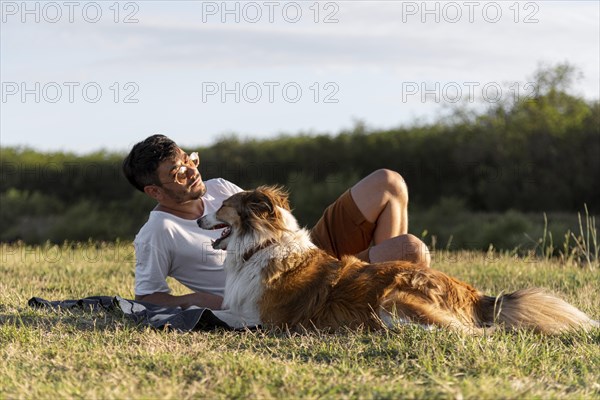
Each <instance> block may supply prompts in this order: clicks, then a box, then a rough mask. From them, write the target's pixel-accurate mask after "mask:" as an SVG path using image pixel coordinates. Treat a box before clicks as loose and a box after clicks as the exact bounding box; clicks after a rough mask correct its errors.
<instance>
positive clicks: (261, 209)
mask: <svg viewBox="0 0 600 400" xmlns="http://www.w3.org/2000/svg"><path fill="white" fill-rule="evenodd" d="M245 203H246V210H248V212H249V213H250V214H253V215H255V216H258V217H261V218H264V219H268V217H269V216H272V215H273V214H275V207H276V204H274V203H273V201H272V199H271V198H270V197H269V196H267V195H266V194H265V193H263V192H261V191H259V190H253V191H251V192H248V194H247V195H246V197H245Z"/></svg>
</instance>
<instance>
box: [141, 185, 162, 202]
mask: <svg viewBox="0 0 600 400" xmlns="http://www.w3.org/2000/svg"><path fill="white" fill-rule="evenodd" d="M144 193H146V194H147V195H148V196H150V197H152V198H153V199H154V200H157V201H158V200H160V199H161V198H162V195H163V193H162V190H160V188H159V187H158V186H156V185H148V186H144Z"/></svg>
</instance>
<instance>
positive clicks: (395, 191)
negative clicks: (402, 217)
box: [372, 168, 408, 202]
mask: <svg viewBox="0 0 600 400" xmlns="http://www.w3.org/2000/svg"><path fill="white" fill-rule="evenodd" d="M372 176H373V179H375V180H376V181H377V184H378V186H379V187H381V188H382V189H383V190H385V191H386V192H388V193H389V194H390V195H392V196H393V197H395V198H397V199H399V200H401V201H405V202H407V201H408V187H407V186H406V182H405V181H404V178H403V177H402V175H400V174H399V173H398V172H396V171H392V170H391V169H385V168H383V169H378V170H377V171H375V172H374V173H373V174H372Z"/></svg>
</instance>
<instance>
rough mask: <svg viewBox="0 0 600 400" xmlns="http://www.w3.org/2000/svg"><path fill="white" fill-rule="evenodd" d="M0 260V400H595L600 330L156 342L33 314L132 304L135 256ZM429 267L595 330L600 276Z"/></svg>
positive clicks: (99, 316) (551, 264)
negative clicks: (64, 303) (549, 307)
mask: <svg viewBox="0 0 600 400" xmlns="http://www.w3.org/2000/svg"><path fill="white" fill-rule="evenodd" d="M0 251H1V254H0V349H1V356H2V362H1V363H0V399H13V398H44V399H45V398H92V399H93V398H98V399H107V398H119V399H125V398H211V399H212V398H247V397H249V398H299V397H302V398H332V399H333V398H335V399H337V398H383V399H385V398H478V399H480V398H483V399H486V398H489V399H492V398H493V399H496V398H574V399H575V398H576V399H579V398H600V330H594V331H592V332H589V333H587V334H586V333H574V334H569V335H562V336H558V337H544V336H540V335H537V334H533V333H531V332H517V333H504V332H494V333H492V334H490V335H488V336H484V337H469V336H463V335H460V334H456V333H451V332H447V331H443V330H436V331H424V330H422V329H420V328H418V327H413V326H406V327H400V328H398V329H397V330H394V331H383V332H377V333H369V332H363V331H343V332H339V333H337V334H324V333H310V334H304V335H298V334H290V333H286V332H277V331H260V332H228V331H222V330H217V331H213V332H194V333H186V334H181V333H176V332H166V331H155V330H152V329H149V328H145V327H138V326H136V325H134V324H133V323H132V322H130V321H129V320H128V319H126V318H124V317H122V316H121V315H120V314H118V313H116V312H95V313H92V312H87V311H61V312H56V311H50V310H38V309H31V308H29V307H28V306H27V300H28V299H29V298H30V297H33V296H39V297H43V298H46V299H49V300H58V299H67V298H81V297H86V296H91V295H120V296H122V297H126V298H131V297H132V296H133V292H132V288H133V270H134V262H133V260H134V259H133V251H132V247H131V244H130V243H118V244H116V245H115V244H94V243H88V244H83V245H73V246H67V245H64V246H60V247H56V246H55V247H52V246H41V247H40V246H37V247H28V246H25V245H16V246H8V245H1V247H0ZM433 259H434V264H435V267H436V268H438V269H440V270H443V271H446V272H449V273H451V274H453V275H455V276H457V277H459V278H461V279H464V280H467V281H469V282H471V283H473V284H475V285H476V286H478V287H479V288H481V289H484V290H485V291H486V292H489V293H498V292H500V291H511V290H514V289H517V288H521V287H527V286H534V285H535V286H542V287H545V288H547V289H549V290H551V291H553V292H555V293H557V294H559V295H561V296H562V297H564V298H565V299H567V300H568V301H570V302H572V303H573V304H575V305H576V306H578V307H580V308H581V309H582V310H584V311H586V312H588V313H589V314H591V315H592V316H593V317H595V318H600V296H598V293H600V276H599V270H598V269H597V268H596V269H592V270H590V269H588V268H580V267H576V266H573V265H565V264H561V263H559V262H558V261H556V260H554V259H543V260H534V259H522V258H515V257H514V256H510V255H508V254H504V255H503V254H497V253H488V254H483V253H476V252H455V253H448V252H436V253H435V254H434V255H433ZM173 286H174V287H175V290H176V292H178V293H182V292H184V289H183V288H182V287H181V286H179V285H176V284H173Z"/></svg>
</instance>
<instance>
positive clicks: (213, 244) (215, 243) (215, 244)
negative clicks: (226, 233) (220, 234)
mask: <svg viewBox="0 0 600 400" xmlns="http://www.w3.org/2000/svg"><path fill="white" fill-rule="evenodd" d="M219 243H221V238H219V239H216V240H213V241H212V248H213V249H215V250H216V249H217V247H218V246H219Z"/></svg>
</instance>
